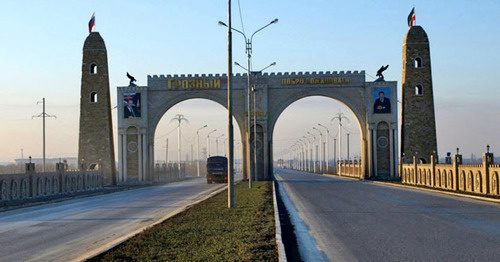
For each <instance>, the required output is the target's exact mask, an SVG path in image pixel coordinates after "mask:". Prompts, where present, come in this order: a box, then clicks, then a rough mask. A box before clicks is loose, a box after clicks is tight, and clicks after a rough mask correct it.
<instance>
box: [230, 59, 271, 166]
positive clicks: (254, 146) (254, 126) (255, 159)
mask: <svg viewBox="0 0 500 262" xmlns="http://www.w3.org/2000/svg"><path fill="white" fill-rule="evenodd" d="M234 64H235V65H237V66H239V67H241V68H243V69H244V70H245V71H248V68H245V67H243V66H242V65H240V64H239V63H238V62H234ZM275 65H276V62H273V63H271V64H270V65H268V66H266V67H264V68H263V69H261V70H260V71H253V72H251V74H252V75H258V74H261V73H262V71H264V70H266V69H268V68H269V67H271V66H275ZM248 79H249V78H248ZM248 84H249V85H250V82H248ZM251 91H252V95H253V110H252V111H253V113H252V115H253V134H254V138H253V164H254V169H253V171H254V173H255V174H257V170H258V168H257V101H256V100H257V98H256V97H257V87H256V86H255V84H254V86H253V87H252V88H251ZM250 162H252V161H250Z"/></svg>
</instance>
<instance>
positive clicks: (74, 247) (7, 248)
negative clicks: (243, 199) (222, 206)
mask: <svg viewBox="0 0 500 262" xmlns="http://www.w3.org/2000/svg"><path fill="white" fill-rule="evenodd" d="M225 186H226V185H225V184H212V185H207V184H206V180H205V178H196V179H192V180H187V181H182V182H176V183H171V184H166V185H161V186H151V187H145V188H140V189H133V190H126V191H121V192H116V193H110V194H105V195H98V196H93V197H87V198H79V199H74V200H68V201H63V202H58V203H49V204H45V205H40V206H34V207H27V208H21V209H17V210H11V211H5V212H0V261H71V260H74V259H81V258H82V256H84V255H85V254H88V252H92V251H93V250H95V249H96V248H101V247H103V246H106V245H108V244H109V243H110V241H112V240H115V239H118V238H122V237H124V236H126V235H127V234H130V233H131V232H134V231H137V230H140V229H141V228H143V227H145V226H148V225H151V224H152V223H154V222H156V221H158V220H160V219H161V218H163V217H165V216H167V215H169V214H172V213H175V212H178V211H179V210H182V209H184V208H185V207H186V206H188V205H190V204H192V203H193V202H195V201H197V200H200V199H202V198H204V197H206V196H207V195H210V194H211V193H212V192H214V191H216V190H217V189H220V188H222V187H225Z"/></svg>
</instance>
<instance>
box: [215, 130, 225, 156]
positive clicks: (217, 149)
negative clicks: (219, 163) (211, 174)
mask: <svg viewBox="0 0 500 262" xmlns="http://www.w3.org/2000/svg"><path fill="white" fill-rule="evenodd" d="M223 136H224V134H222V135H220V136H218V137H216V138H215V152H216V154H217V155H219V138H221V137H223Z"/></svg>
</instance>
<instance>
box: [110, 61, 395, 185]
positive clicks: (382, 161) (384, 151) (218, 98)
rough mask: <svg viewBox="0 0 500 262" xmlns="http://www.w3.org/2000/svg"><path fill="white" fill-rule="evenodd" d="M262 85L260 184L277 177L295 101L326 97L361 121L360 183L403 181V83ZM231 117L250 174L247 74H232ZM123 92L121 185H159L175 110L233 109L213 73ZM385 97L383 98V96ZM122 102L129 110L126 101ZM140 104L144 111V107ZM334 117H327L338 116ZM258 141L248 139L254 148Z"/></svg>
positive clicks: (221, 78) (352, 76) (299, 80)
mask: <svg viewBox="0 0 500 262" xmlns="http://www.w3.org/2000/svg"><path fill="white" fill-rule="evenodd" d="M251 83H252V85H253V86H255V87H256V109H255V115H256V125H257V126H256V127H257V128H256V129H257V134H253V132H254V128H253V121H252V126H251V134H250V138H251V140H254V137H255V139H256V145H257V149H258V151H257V167H258V168H257V172H256V175H255V176H254V177H255V178H256V179H257V180H269V179H271V178H272V173H273V152H272V148H273V147H272V141H273V131H274V127H275V124H276V121H277V120H278V118H279V116H280V115H281V113H282V112H283V111H284V110H285V109H286V108H287V107H288V106H289V105H290V104H292V103H293V102H295V101H297V100H299V99H302V98H305V97H309V96H323V97H328V98H332V99H335V100H338V101H340V102H342V103H343V104H345V105H346V106H347V107H348V108H349V109H350V110H351V111H352V113H353V114H354V115H355V116H356V118H357V123H358V125H359V129H360V133H361V134H360V135H361V168H362V170H363V171H364V172H361V173H362V174H361V175H360V178H362V179H364V178H368V177H396V176H397V164H398V163H397V161H398V160H397V155H398V154H397V152H398V150H397V148H398V124H397V114H398V112H397V108H398V106H397V83H396V82H395V81H375V82H367V81H366V79H365V73H364V71H360V72H358V71H354V72H351V71H347V72H344V71H340V72H336V71H334V72H312V73H309V72H305V73H302V72H299V73H276V74H275V73H271V74H267V73H266V74H256V75H253V74H252V78H251ZM233 88H234V89H233V115H234V118H235V119H236V122H237V124H238V125H239V127H240V131H241V137H242V138H243V139H242V140H243V141H242V150H243V154H242V155H243V156H244V157H243V171H244V177H247V174H248V172H249V170H248V169H249V163H251V161H253V157H251V156H250V153H249V152H250V151H249V149H250V148H249V145H248V142H246V139H245V138H246V137H247V136H248V135H249V134H247V133H246V125H247V117H248V116H249V115H250V116H251V118H252V119H251V120H253V112H254V110H253V105H252V110H251V113H250V114H248V110H247V109H248V105H247V75H246V74H235V75H234V77H233ZM117 89H118V90H117V91H118V92H117V95H118V99H117V101H118V105H119V106H118V107H117V108H118V110H117V113H118V116H117V119H118V141H117V142H118V171H119V172H118V173H119V175H118V183H128V182H143V181H154V179H155V178H154V176H153V167H154V150H153V149H154V135H155V130H156V127H157V125H158V123H159V121H160V119H161V118H162V116H163V115H164V113H165V112H166V111H167V110H169V109H170V108H171V107H172V106H174V105H176V104H177V103H180V102H182V101H185V100H189V99H194V98H203V99H208V100H211V101H214V102H217V103H219V104H221V105H222V106H224V107H226V106H227V100H226V99H227V77H226V75H225V74H222V75H219V74H215V75H213V74H209V75H205V74H202V75H189V74H188V75H166V76H165V75H160V76H158V75H153V76H148V81H147V86H135V85H131V86H123V87H118V88H117ZM380 97H382V98H380ZM121 101H123V103H124V104H123V106H122V105H121V104H120V103H121ZM138 104H139V105H140V106H138ZM334 113H335V112H325V114H328V115H333V114H334ZM252 143H253V141H250V144H252Z"/></svg>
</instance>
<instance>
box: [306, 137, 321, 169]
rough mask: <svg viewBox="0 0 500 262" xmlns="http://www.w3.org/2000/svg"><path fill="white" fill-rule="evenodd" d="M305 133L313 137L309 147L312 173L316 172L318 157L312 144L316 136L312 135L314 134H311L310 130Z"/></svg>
mask: <svg viewBox="0 0 500 262" xmlns="http://www.w3.org/2000/svg"><path fill="white" fill-rule="evenodd" d="M307 134H309V135H310V136H312V138H313V142H312V148H311V156H312V157H311V158H312V159H313V161H312V163H313V173H316V161H317V159H318V152H317V151H316V150H314V146H315V144H316V136H314V134H311V132H309V131H308V132H307ZM313 150H314V154H313Z"/></svg>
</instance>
